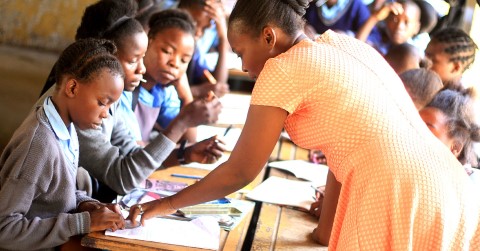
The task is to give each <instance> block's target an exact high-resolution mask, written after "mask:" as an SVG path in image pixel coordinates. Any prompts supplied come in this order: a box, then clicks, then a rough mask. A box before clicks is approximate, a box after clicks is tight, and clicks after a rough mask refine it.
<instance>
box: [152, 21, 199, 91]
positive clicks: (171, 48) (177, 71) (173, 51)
mask: <svg viewBox="0 0 480 251" xmlns="http://www.w3.org/2000/svg"><path fill="white" fill-rule="evenodd" d="M194 46H195V40H194V38H193V36H192V35H191V34H189V33H185V32H184V31H182V30H180V29H178V28H168V29H165V30H163V31H161V32H159V33H158V34H156V36H155V37H154V38H153V39H150V41H149V45H148V49H147V52H146V54H145V58H144V62H145V66H146V67H147V74H148V75H149V76H150V77H151V78H152V79H153V80H154V81H155V82H157V83H161V84H163V85H168V84H170V83H171V82H173V81H175V80H177V79H179V78H180V77H181V76H182V75H183V74H184V73H185V72H186V71H187V67H188V63H189V62H190V60H191V59H192V55H193V51H194Z"/></svg>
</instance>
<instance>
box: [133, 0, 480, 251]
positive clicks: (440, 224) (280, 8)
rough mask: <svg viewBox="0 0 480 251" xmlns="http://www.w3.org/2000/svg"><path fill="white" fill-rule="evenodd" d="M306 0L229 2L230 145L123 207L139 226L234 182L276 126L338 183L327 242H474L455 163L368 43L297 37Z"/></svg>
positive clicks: (471, 208)
mask: <svg viewBox="0 0 480 251" xmlns="http://www.w3.org/2000/svg"><path fill="white" fill-rule="evenodd" d="M308 3H309V1H308V0H293V1H289V0H275V1H272V0H263V1H248V0H238V1H237V3H236V5H235V7H234V9H233V11H232V14H231V16H230V20H229V29H228V30H229V32H228V38H229V42H230V45H231V46H232V49H233V51H234V52H235V53H237V55H239V56H240V57H241V58H242V63H243V69H244V71H245V72H248V74H249V76H250V77H251V78H253V79H256V83H255V88H254V90H253V93H252V100H251V106H250V109H249V113H248V117H247V120H246V123H245V126H244V128H243V130H242V135H241V136H240V138H239V140H238V142H237V145H236V146H235V149H234V150H233V152H232V154H231V155H230V157H229V159H228V161H226V162H225V163H223V164H221V165H220V166H218V167H217V168H216V169H215V170H213V171H212V172H210V173H209V175H207V176H205V177H204V178H203V179H202V180H200V181H199V182H197V183H195V184H193V185H191V186H189V187H187V188H185V189H184V190H182V191H180V192H178V193H176V194H175V195H173V196H170V197H167V198H165V199H162V200H156V201H152V202H148V203H145V204H141V205H137V206H133V207H132V208H131V210H130V215H129V217H128V218H129V219H135V218H136V217H137V216H138V215H139V214H140V213H142V212H143V214H142V223H145V220H146V219H149V218H151V217H154V216H156V215H165V214H170V213H173V212H175V211H176V210H177V209H178V208H182V207H185V206H189V205H193V204H197V203H201V202H205V201H209V200H213V199H215V198H219V197H222V196H225V195H227V194H230V193H232V192H234V191H236V190H238V189H240V188H242V187H243V186H245V185H247V184H248V183H250V182H251V181H252V180H253V179H254V178H255V177H256V176H257V175H258V173H259V172H260V171H261V170H262V168H263V167H264V165H265V163H266V162H267V160H268V158H269V156H270V154H271V152H272V150H273V148H274V146H275V144H276V142H277V140H278V137H279V135H280V133H281V131H282V129H283V128H285V129H286V130H287V132H288V134H289V135H290V137H291V138H292V141H293V142H295V143H296V144H297V145H298V146H300V147H302V148H306V149H319V150H322V152H323V153H324V154H325V156H326V158H327V160H328V165H329V168H330V170H331V171H332V173H333V174H334V175H335V177H336V178H337V180H338V181H339V182H340V183H341V184H342V188H341V192H340V197H339V198H338V208H337V211H336V213H335V219H334V224H333V230H332V234H331V237H330V243H329V248H330V249H332V250H337V249H338V250H360V249H365V250H386V249H392V250H408V249H416V250H417V249H418V250H424V249H432V248H434V249H440V248H441V247H448V248H449V249H452V250H457V249H468V248H470V249H472V250H475V249H479V248H480V246H478V245H479V244H480V229H479V214H480V205H479V202H477V201H474V200H472V199H471V198H472V197H473V193H474V192H473V191H472V187H471V186H470V185H469V184H468V182H465V181H466V180H467V179H468V177H467V176H466V175H465V172H464V171H463V170H462V168H461V165H460V163H459V162H458V161H457V160H456V159H455V157H453V156H452V154H450V152H449V151H448V149H446V148H445V146H443V145H442V144H441V143H440V142H439V141H438V140H437V139H436V138H435V137H433V136H432V135H431V133H430V132H429V130H428V128H427V127H426V126H425V123H424V122H423V121H422V120H421V118H420V116H419V115H418V112H417V111H416V109H415V106H414V105H413V103H412V102H411V100H410V97H409V96H408V93H407V92H406V90H405V88H404V86H403V84H402V82H401V80H400V79H399V77H398V76H397V74H396V73H395V72H394V71H393V70H392V68H391V67H390V66H389V65H388V64H387V63H386V62H385V60H384V59H383V57H382V56H381V55H380V54H378V53H377V52H376V51H375V50H374V49H373V48H371V47H370V46H369V45H367V44H365V43H363V42H361V41H358V40H357V39H354V38H351V37H348V36H344V35H339V34H336V33H334V32H329V31H327V32H325V33H324V34H323V35H322V36H320V37H319V38H318V40H317V41H311V40H309V39H306V36H305V35H304V34H303V32H302V30H303V27H304V22H303V20H302V16H303V14H304V13H305V8H306V7H307V6H308ZM359 73H362V74H359ZM245 156H248V158H245ZM432 170H435V171H432ZM327 188H328V183H327ZM325 196H326V197H325V199H326V198H327V197H328V196H329V195H328V191H327V192H326V194H325ZM321 234H322V233H318V232H314V237H315V238H318V237H319V236H320V235H321Z"/></svg>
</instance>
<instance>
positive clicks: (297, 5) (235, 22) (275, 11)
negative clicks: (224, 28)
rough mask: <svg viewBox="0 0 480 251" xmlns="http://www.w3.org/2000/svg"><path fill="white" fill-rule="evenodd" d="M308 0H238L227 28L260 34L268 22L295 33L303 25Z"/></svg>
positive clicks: (289, 33) (287, 31)
mask: <svg viewBox="0 0 480 251" xmlns="http://www.w3.org/2000/svg"><path fill="white" fill-rule="evenodd" d="M309 3H310V1H309V0H257V1H249V0H238V1H237V2H236V4H235V7H234V8H233V10H232V13H231V14H230V19H229V29H235V32H238V33H246V32H250V33H251V34H252V35H253V36H255V37H256V36H258V35H260V33H261V31H262V29H263V28H264V27H265V26H267V25H268V24H273V25H276V26H278V27H279V28H280V29H282V30H283V31H284V32H285V33H287V34H288V35H292V36H293V35H295V33H296V32H297V31H299V30H303V27H304V26H305V20H304V19H303V16H304V15H305V11H306V8H307V7H308V5H309Z"/></svg>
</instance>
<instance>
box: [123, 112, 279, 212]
mask: <svg viewBox="0 0 480 251" xmlns="http://www.w3.org/2000/svg"><path fill="white" fill-rule="evenodd" d="M286 117H287V111H285V110H283V109H281V108H277V107H271V106H258V105H252V106H250V109H249V112H248V116H247V120H246V123H245V126H244V128H243V129H242V134H241V136H240V138H239V140H238V142H237V145H236V146H235V149H234V150H233V152H232V154H231V155H230V158H229V160H228V161H227V162H225V163H223V164H222V165H220V166H219V167H217V168H215V170H213V171H212V172H210V173H209V175H207V176H206V177H205V178H203V179H202V180H200V181H199V182H197V183H195V184H194V185H191V186H189V187H187V188H186V189H184V190H182V191H181V192H179V193H177V194H175V195H173V196H172V197H168V199H166V200H157V201H153V202H149V203H146V204H143V205H142V208H143V211H144V212H145V213H144V214H143V216H142V221H144V220H145V219H148V218H151V217H154V216H155V215H165V214H170V213H173V212H174V211H175V209H176V208H182V207H185V206H189V205H194V204H198V203H202V202H205V201H210V200H213V199H216V198H220V197H223V196H226V195H228V194H230V193H232V192H235V191H237V190H238V189H240V188H242V187H244V186H246V185H247V184H248V183H250V182H251V181H252V180H253V179H254V178H255V177H256V176H257V175H258V173H259V172H260V171H261V170H262V168H263V167H264V166H265V163H266V162H267V161H268V158H269V156H270V154H271V152H272V150H273V148H274V146H275V144H276V142H277V140H278V137H279V135H280V132H281V131H282V128H283V124H284V121H285V119H286ZM245 156H248V157H245ZM138 213H140V211H139V210H138V208H137V207H132V210H131V211H130V216H129V217H133V218H135V217H136V216H137V215H138Z"/></svg>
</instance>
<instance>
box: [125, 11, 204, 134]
mask: <svg viewBox="0 0 480 251" xmlns="http://www.w3.org/2000/svg"><path fill="white" fill-rule="evenodd" d="M149 27H150V29H149V32H148V39H149V46H148V49H147V52H146V54H145V58H144V62H145V66H146V68H147V70H146V73H145V80H146V81H145V82H143V83H141V87H140V88H139V89H138V99H137V100H134V103H136V107H135V108H134V111H135V114H136V116H137V119H138V121H139V122H140V128H141V133H142V139H143V140H144V141H146V142H148V141H149V140H150V135H151V133H152V130H153V128H154V126H155V123H157V124H158V125H159V127H160V131H161V130H163V129H164V128H167V127H168V125H169V124H170V123H171V122H172V120H173V119H174V118H175V117H177V116H178V114H179V113H180V108H181V101H180V98H179V96H180V95H182V91H181V89H183V90H184V91H185V92H184V94H188V93H189V87H188V85H186V86H182V84H183V83H185V82H182V81H179V80H180V79H181V77H182V76H184V74H185V72H186V70H187V66H188V63H189V62H190V60H191V58H192V55H193V51H194V46H195V40H194V36H195V33H194V32H195V26H194V24H193V20H192V18H191V16H190V15H189V14H188V13H187V12H185V11H181V10H179V9H170V10H164V11H160V12H157V13H155V14H153V15H152V16H151V17H150V21H149ZM190 98H191V96H190ZM183 101H184V102H185V101H187V100H185V99H184V100H183ZM186 137H187V139H188V140H189V141H190V142H195V139H196V133H195V132H190V133H189V135H186Z"/></svg>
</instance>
